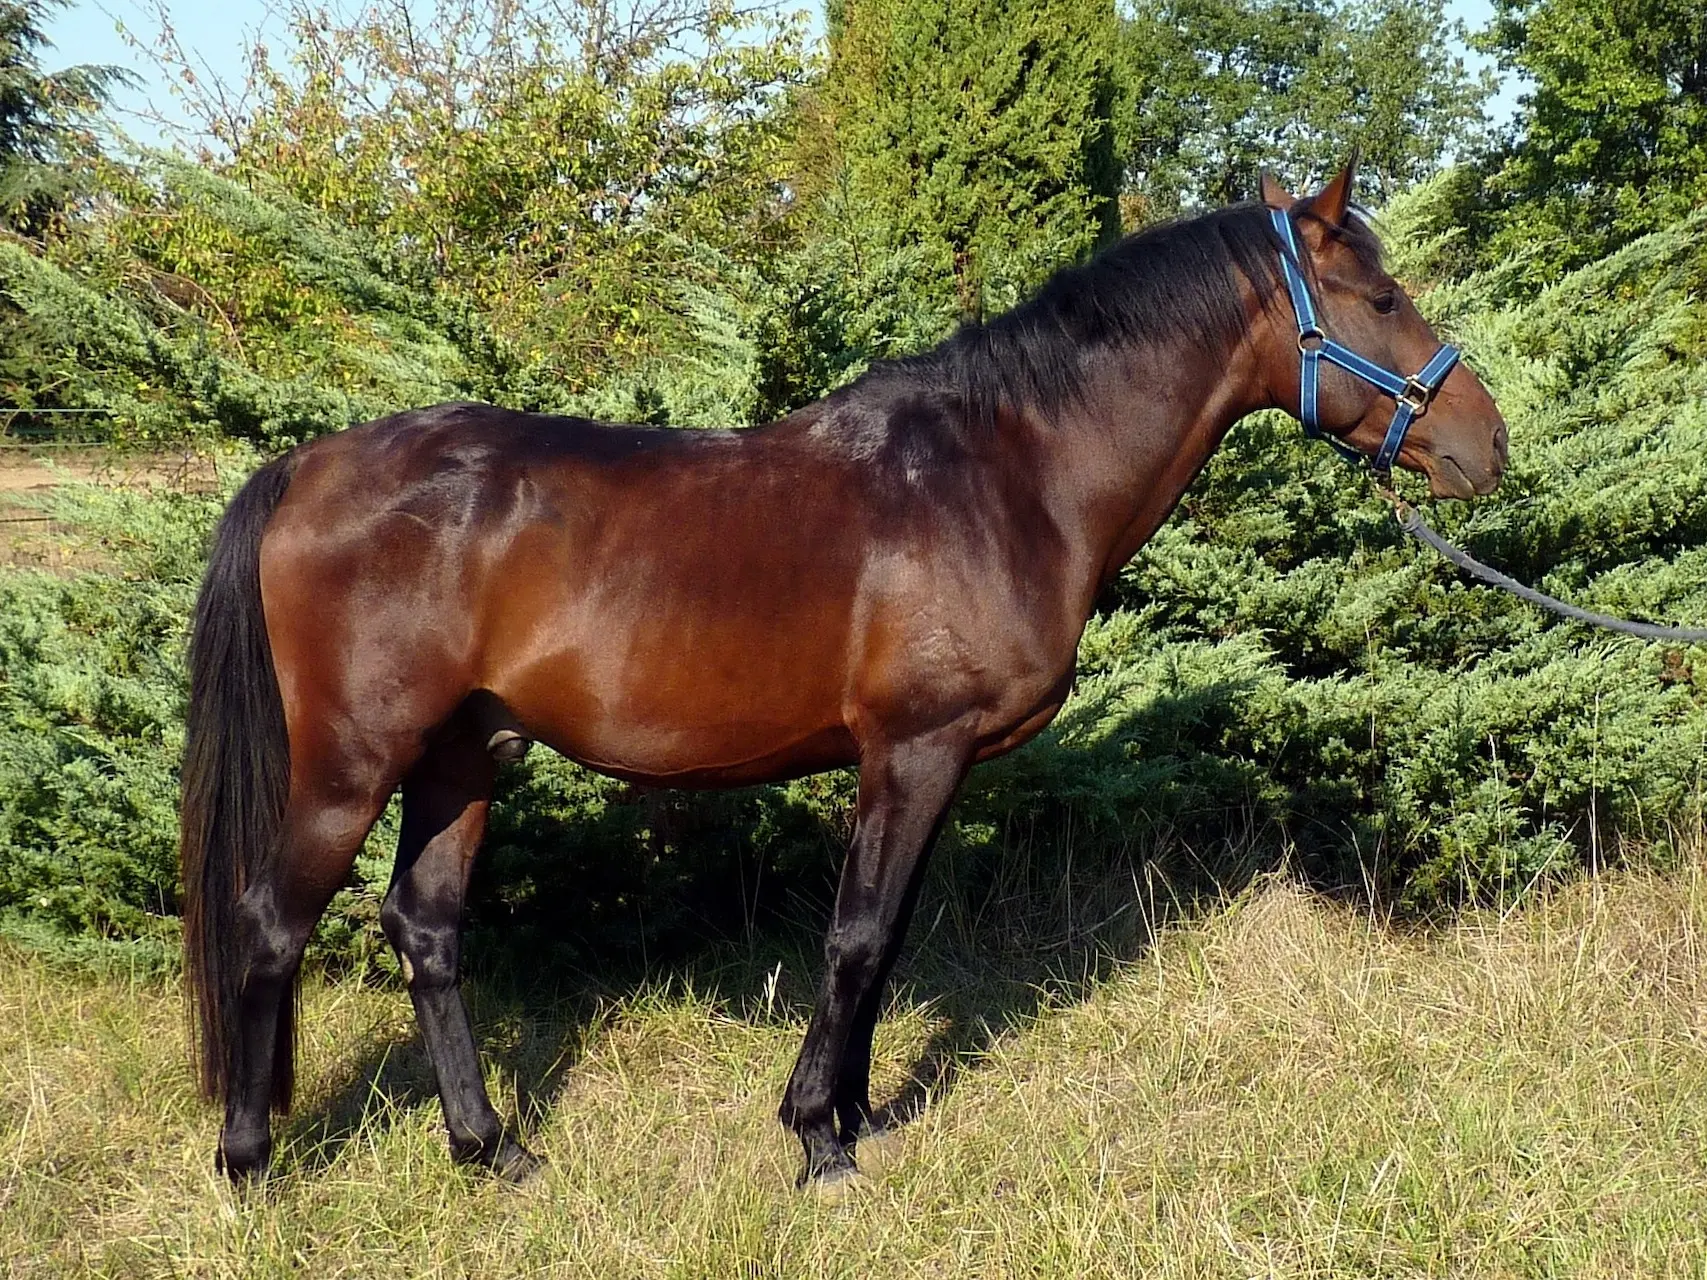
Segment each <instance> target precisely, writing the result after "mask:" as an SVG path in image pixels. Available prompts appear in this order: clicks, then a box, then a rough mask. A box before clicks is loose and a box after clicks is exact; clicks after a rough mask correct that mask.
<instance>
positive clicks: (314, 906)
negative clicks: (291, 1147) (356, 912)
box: [219, 769, 393, 1181]
mask: <svg viewBox="0 0 1707 1280" xmlns="http://www.w3.org/2000/svg"><path fill="white" fill-rule="evenodd" d="M369 774H372V775H373V776H371V777H367V778H366V780H365V781H362V780H361V779H362V778H363V777H364V776H365V775H369ZM319 776H320V777H321V778H322V779H323V782H322V783H318V784H317V783H316V781H315V780H314V778H312V777H310V778H301V777H300V773H299V779H300V780H299V781H298V783H297V784H296V785H294V786H293V787H292V790H291V797H290V801H289V803H288V804H287V806H286V809H285V817H284V831H283V835H282V838H281V841H280V845H279V849H278V853H277V855H276V856H275V857H274V858H273V859H272V860H271V862H270V863H269V864H268V865H267V866H266V868H265V870H264V871H263V873H262V874H261V875H259V876H258V877H257V878H256V879H255V880H254V881H253V882H252V883H251V884H249V885H248V886H247V887H246V888H245V889H244V892H243V896H242V898H240V899H239V900H238V904H237V933H238V935H239V937H238V948H239V958H238V970H239V972H241V973H242V974H243V975H244V976H243V983H242V988H241V995H240V997H239V1000H238V1019H239V1021H238V1027H237V1032H236V1035H235V1038H234V1041H233V1044H232V1049H231V1085H230V1089H229V1091H228V1093H227V1096H226V1103H225V1127H224V1129H223V1130H222V1132H221V1133H220V1138H219V1166H220V1168H222V1169H223V1170H225V1172H226V1173H227V1174H228V1175H230V1177H231V1178H232V1179H233V1180H235V1181H243V1180H246V1179H248V1178H251V1177H254V1176H255V1175H257V1174H260V1173H262V1172H263V1171H264V1170H265V1169H266V1167H267V1161H268V1159H269V1157H270V1156H271V1154H272V1146H273V1143H272V1133H271V1129H270V1125H269V1119H268V1113H269V1111H270V1110H276V1111H281V1112H282V1111H285V1110H288V1109H289V1106H290V1096H291V1089H292V1085H293V1083H294V1078H293V1077H294V1067H293V1059H294V1049H295V1045H294V1034H295V1009H296V979H297V972H298V969H299V968H300V966H301V964H302V953H303V949H304V948H305V947H306V946H307V945H308V936H309V934H310V933H312V932H313V930H314V925H315V923H316V922H317V921H318V920H319V919H320V916H321V914H322V913H323V912H324V911H325V910H326V904H327V903H329V902H330V901H331V900H332V895H333V894H334V893H336V892H337V891H338V888H339V886H340V885H342V884H343V883H344V880H345V877H347V876H348V875H349V872H350V867H351V865H352V864H353V863H354V862H355V858H356V852H357V850H359V849H360V848H361V843H362V840H363V839H364V838H365V837H366V836H367V833H368V830H369V828H371V827H372V826H373V823H374V820H375V819H376V818H377V817H378V816H379V812H380V810H381V809H382V808H383V807H384V806H385V801H386V799H387V797H388V796H389V795H390V793H391V789H392V786H393V783H392V782H391V781H386V780H382V779H380V778H379V777H378V775H377V771H375V770H370V769H359V770H353V771H350V772H349V773H345V774H340V775H338V776H337V777H336V778H335V779H334V778H331V777H329V776H328V775H326V774H324V773H322V774H320V775H319Z"/></svg>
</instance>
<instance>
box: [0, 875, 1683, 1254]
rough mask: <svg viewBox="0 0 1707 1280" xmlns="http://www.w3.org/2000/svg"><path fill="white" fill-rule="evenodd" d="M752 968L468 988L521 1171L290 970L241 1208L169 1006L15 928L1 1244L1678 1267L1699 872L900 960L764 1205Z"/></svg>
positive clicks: (391, 1052) (768, 1035) (761, 1038)
mask: <svg viewBox="0 0 1707 1280" xmlns="http://www.w3.org/2000/svg"><path fill="white" fill-rule="evenodd" d="M951 952H952V949H951ZM783 963H784V969H785V971H784V973H783V975H782V980H781V983H780V985H781V988H782V991H783V994H782V995H781V996H780V997H776V996H774V992H775V989H776V987H775V985H774V984H771V983H768V982H767V979H771V978H773V976H774V975H775V973H776V970H775V968H774V964H775V957H773V956H771V955H766V956H764V957H761V958H759V960H758V962H757V963H751V964H745V963H743V962H741V961H739V960H731V961H730V962H729V963H727V964H725V965H724V966H722V967H721V968H720V969H717V970H716V971H715V972H714V973H712V974H710V975H709V976H708V975H702V976H701V978H700V979H698V980H696V981H695V982H693V983H689V982H687V981H685V980H684V978H683V976H682V974H681V973H680V972H678V973H677V975H676V977H675V978H674V979H672V980H669V981H665V980H663V979H661V978H657V977H656V976H655V978H654V980H653V981H652V982H651V983H645V982H643V983H640V984H637V985H636V986H634V987H632V988H631V989H629V990H627V991H625V992H620V993H611V994H610V995H609V996H608V997H607V998H606V999H604V1000H603V1001H601V1002H597V1003H585V1002H582V1001H579V1000H577V999H576V998H573V997H565V998H563V999H556V1000H554V999H548V998H540V997H541V994H542V993H534V996H533V998H531V999H529V1000H527V1001H526V1002H525V1003H518V1002H516V1001H515V1000H514V998H513V997H512V996H510V995H508V994H505V993H503V992H500V991H497V990H495V989H493V988H489V987H486V988H478V989H477V991H476V1002H475V1005H476V1019H477V1022H478V1024H479V1028H480V1031H481V1034H482V1035H483V1036H484V1037H485V1039H486V1040H487V1042H488V1044H489V1045H491V1046H492V1053H491V1055H490V1057H489V1069H488V1075H489V1078H490V1081H491V1084H492V1086H493V1088H494V1090H495V1092H496V1093H497V1095H498V1097H499V1100H500V1104H501V1105H502V1106H503V1107H504V1108H505V1109H506V1110H507V1111H509V1112H510V1113H512V1114H514V1113H516V1112H517V1111H520V1113H521V1114H523V1115H524V1116H525V1117H526V1119H527V1124H528V1127H529V1129H530V1140H531V1141H532V1143H533V1144H534V1145H535V1147H536V1148H537V1149H539V1150H540V1151H541V1152H542V1153H543V1154H544V1155H545V1156H546V1157H547V1159H548V1160H549V1162H550V1166H551V1169H550V1172H549V1174H548V1175H547V1177H546V1178H545V1180H544V1181H543V1183H542V1184H541V1185H539V1186H538V1187H537V1188H535V1189H533V1190H529V1191H522V1192H517V1191H514V1190H511V1189H508V1188H506V1187H503V1186H500V1185H498V1184H496V1183H494V1182H492V1181H490V1180H488V1179H486V1178H484V1177H482V1176H479V1175H475V1174H470V1173H466V1172H463V1171H460V1170H457V1169H455V1168H453V1167H452V1166H451V1164H450V1162H449V1160H448V1157H447V1155H446V1153H445V1150H444V1144H443V1140H442V1134H441V1125H440V1121H439V1119H438V1111H437V1103H436V1100H435V1099H434V1098H433V1095H432V1088H431V1084H430V1077H429V1073H428V1069H427V1066H426V1064H425V1062H424V1060H423V1057H422V1053H421V1050H420V1048H419V1045H418V1043H417V1041H416V1040H415V1038H414V1036H413V1034H412V1031H411V1028H410V1023H409V1017H408V1011H407V1001H406V999H405V998H404V996H403V995H402V993H401V991H399V990H397V989H395V988H384V989H376V988H375V987H373V986H372V985H369V984H365V983H363V982H360V981H357V980H355V979H344V980H340V981H332V982H327V981H324V980H318V979H316V980H312V981H311V982H310V983H309V986H308V991H307V1008H306V1013H305V1017H304V1019H303V1027H304V1030H305V1033H306V1036H307V1046H306V1060H305V1067H304V1073H303V1078H304V1082H305V1088H304V1091H303V1092H304V1097H303V1101H302V1104H301V1111H300V1113H299V1115H298V1117H297V1118H296V1119H295V1120H293V1121H292V1122H290V1125H289V1127H288V1128H287V1131H286V1135H285V1140H284V1143H283V1149H282V1153H281V1157H280V1161H279V1166H280V1172H279V1174H278V1175H277V1177H276V1178H275V1180H274V1181H273V1182H272V1183H271V1184H270V1185H269V1186H268V1188H267V1189H266V1191H265V1192H264V1193H262V1194H257V1195H252V1196H250V1197H248V1198H240V1197H238V1196H235V1195H234V1194H233V1193H232V1192H231V1191H229V1190H228V1189H227V1188H226V1187H225V1186H224V1185H223V1183H222V1182H221V1180H220V1179H219V1178H218V1177H217V1176H216V1175H215V1173H214V1172H213V1169H212V1164H211V1152H212V1150H213V1143H214V1138H215V1129H216V1125H217V1117H216V1116H214V1115H213V1114H211V1112H209V1111H207V1110H205V1109H203V1108H202V1107H201V1106H200V1105H198V1104H197V1103H196V1102H195V1100H194V1097H193V1094H192V1089H191V1081H190V1078H189V1075H188V1073H187V1072H186V1071H185V1070H184V1067H183V1043H182V1040H181V1030H180V1029H181V1026H182V1019H181V1016H180V1014H181V1010H180V1005H179V1001H178V996H177V993H176V991H175V990H174V989H172V988H171V987H170V986H169V985H163V984H161V983H159V982H158V981H156V980H154V979H151V978H146V977H141V976H135V977H129V976H126V975H124V974H122V973H121V974H108V975H107V976H104V977H92V976H90V975H89V974H88V972H87V971H86V970H83V969H76V968H69V969H68V968H65V967H62V966H56V965H55V964H54V963H53V962H52V961H50V960H48V959H46V958H44V957H43V956H42V955H41V954H40V953H36V952H24V951H19V950H17V949H16V948H7V949H5V950H4V951H0V1017H3V1018H4V1021H5V1025H6V1026H7V1028H8V1035H7V1037H6V1038H5V1039H4V1041H3V1042H0V1203H3V1204H4V1212H3V1213H0V1260H3V1261H4V1264H5V1266H6V1268H7V1269H8V1270H9V1272H10V1273H11V1274H15V1275H52V1274H72V1273H75V1274H87V1275H96V1276H125V1277H140V1276H239V1275H242V1276H263V1275H286V1274H290V1275H299V1274H312V1275H316V1276H341V1275H346V1274H347V1275H361V1276H364V1277H365V1276H373V1277H379V1276H393V1275H394V1276H408V1277H421V1276H435V1275H562V1276H581V1275H588V1276H593V1275H596V1276H623V1277H652V1276H656V1277H696V1276H706V1277H718V1278H719V1280H722V1278H725V1277H784V1276H808V1275H810V1276H850V1277H854V1276H857V1277H866V1276H896V1277H901V1276H940V1275H956V1276H961V1275H964V1276H990V1277H1000V1276H1028V1277H1047V1276H1061V1277H1082V1276H1110V1277H1115V1276H1118V1277H1123V1278H1124V1277H1131V1276H1135V1275H1142V1276H1177V1277H1188V1276H1189V1277H1222V1276H1225V1277H1248V1276H1313V1277H1347V1278H1350V1277H1360V1278H1361V1277H1368V1276H1373V1275H1392V1276H1404V1275H1465V1276H1471V1275H1473V1276H1492V1275H1512V1276H1518V1275H1535V1276H1543V1275H1545V1276H1557V1275H1584V1276H1590V1275H1592V1276H1597V1277H1600V1276H1624V1275H1630V1276H1635V1275H1643V1276H1653V1275H1699V1274H1701V1272H1702V1269H1703V1268H1704V1267H1707V1245H1704V1244H1703V1242H1702V1241H1703V1237H1702V1235H1701V1232H1700V1231H1699V1227H1698V1224H1699V1222H1700V1220H1701V1219H1702V1216H1703V1215H1704V1214H1707V1167H1704V1165H1707V1156H1704V1154H1703V1147H1702V1144H1701V1140H1700V1135H1701V1134H1702V1133H1703V1132H1704V1131H1707V1057H1704V1055H1703V1053H1702V1043H1701V1037H1702V1033H1703V1030H1702V1021H1701V1010H1702V1009H1703V1008H1707V1000H1704V998H1707V863H1703V861H1702V860H1701V858H1700V857H1698V856H1695V857H1692V858H1691V859H1690V860H1689V861H1688V863H1687V864H1686V865H1685V866H1684V867H1683V868H1682V869H1681V870H1680V871H1679V872H1678V873H1676V874H1674V875H1671V876H1667V877H1660V876H1656V875H1652V874H1648V873H1642V872H1625V873H1611V874H1608V875H1606V876H1603V877H1601V878H1599V879H1595V880H1585V881H1581V882H1577V883H1573V884H1571V885H1570V886H1568V887H1566V888H1564V889H1563V890H1561V891H1558V892H1555V893H1553V894H1551V895H1550V896H1549V897H1548V898H1547V899H1546V900H1545V901H1541V902H1537V903H1534V904H1532V905H1531V906H1530V907H1529V908H1527V909H1524V910H1519V911H1513V912H1505V913H1501V912H1496V911H1493V910H1473V911H1470V912H1467V913H1465V914H1463V915H1462V916H1461V917H1460V918H1459V919H1458V920H1457V921H1456V922H1454V923H1453V924H1451V925H1449V926H1446V927H1444V928H1441V929H1436V930H1421V931H1414V930H1408V929H1401V928H1394V927H1391V926H1389V925H1388V924H1386V923H1385V922H1383V921H1382V920H1381V919H1379V918H1377V917H1374V916H1372V915H1371V914H1370V913H1369V912H1368V911H1367V910H1366V909H1358V908H1353V907H1349V906H1345V905H1337V904H1335V903H1333V902H1331V901H1328V900H1325V899H1323V898H1321V897H1319V896H1315V895H1312V894H1309V893H1306V892H1304V891H1302V890H1301V889H1299V888H1298V887H1296V885H1295V883H1294V882H1293V881H1291V880H1290V879H1287V878H1276V877H1266V878H1264V879H1262V880H1260V881H1258V882H1257V883H1256V884H1254V885H1253V886H1252V887H1251V888H1249V889H1248V890H1246V891H1244V892H1242V893H1240V894H1237V895H1235V896H1234V897H1232V898H1231V899H1228V900H1225V901H1223V902H1221V903H1219V904H1218V905H1213V906H1205V907H1203V908H1201V909H1198V910H1195V911H1187V912H1185V913H1183V914H1179V915H1176V916H1174V917H1173V918H1172V919H1171V920H1169V921H1167V922H1165V923H1162V924H1161V925H1160V926H1159V930H1158V935H1157V937H1156V939H1155V941H1154V943H1153V945H1151V946H1149V947H1148V948H1146V949H1144V950H1142V951H1141V952H1139V953H1137V954H1136V956H1135V958H1134V959H1132V960H1131V961H1129V962H1127V963H1124V964H1121V965H1119V966H1116V967H1115V968H1114V969H1113V970H1112V971H1111V972H1110V973H1109V974H1108V976H1107V979H1106V980H1105V981H1103V982H1101V983H1099V984H1098V985H1096V986H1095V988H1094V989H1089V990H1084V989H1081V990H1080V991H1079V992H1078V993H1077V994H1076V995H1075V996H1073V997H1072V998H1055V999H1045V1000H1043V1001H1042V1002H1041V1003H1040V1004H1037V1005H1036V1006H1035V1007H1034V1008H1033V1009H1032V1010H1031V1011H1029V1012H1026V1013H1024V1014H1022V1015H1017V1016H1015V1017H1013V1019H1012V1020H1011V1021H1010V1022H1008V1023H1006V1024H1003V1023H1001V1022H1000V1021H998V1023H997V1025H996V1026H995V1027H994V1028H993V1029H992V1031H991V1033H990V1034H989V1035H988V1036H985V1037H977V1038H974V1039H972V1040H967V1039H965V1038H964V1037H962V1036H959V1035H958V1034H957V1033H956V1032H954V1030H953V1025H952V1024H953V1023H954V1022H955V1020H956V1018H957V1017H959V1016H970V1015H969V1014H965V1015H960V1014H956V1013H955V1012H954V1010H962V1011H970V1010H975V1009H979V1008H982V1009H984V1010H986V1011H993V1010H996V1009H999V1008H1000V1007H1002V1006H1003V1003H1004V989H1003V988H1002V987H1001V985H1000V984H999V983H992V982H991V981H990V980H989V979H988V977H987V976H985V975H981V974H979V973H978V972H977V971H976V969H975V968H974V967H973V963H974V962H973V960H972V959H971V958H969V957H967V956H966V955H965V954H964V953H960V955H959V959H955V958H954V956H953V954H949V955H947V956H944V955H935V956H933V954H932V953H931V947H930V946H929V945H927V947H926V955H925V956H924V957H922V959H921V961H920V963H919V964H915V965H914V967H913V971H914V972H915V973H921V972H922V973H923V975H924V976H923V977H921V978H920V979H919V982H918V985H916V986H914V987H913V988H911V989H910V990H908V991H906V992H904V993H903V994H902V995H901V996H900V997H899V998H898V999H897V1002H896V1007H895V1009H894V1010H893V1012H892V1016H891V1017H890V1018H889V1019H888V1020H887V1021H886V1022H885V1023H884V1025H883V1028H882V1029H881V1031H880V1033H879V1038H878V1046H877V1089H876V1091H877V1094H878V1096H879V1098H883V1097H889V1096H898V1097H899V1098H900V1100H901V1102H902V1104H903V1110H904V1111H908V1112H910V1113H911V1114H912V1116H913V1118H912V1119H911V1122H910V1123H906V1124H904V1125H903V1126H902V1127H901V1128H900V1130H899V1132H898V1133H896V1134H895V1135H894V1136H892V1137H891V1138H889V1139H888V1140H886V1141H887V1145H886V1147H885V1148H884V1149H883V1150H882V1151H881V1152H879V1153H872V1152H871V1151H870V1150H869V1149H868V1150H867V1151H865V1152H862V1156H863V1157H864V1159H865V1161H866V1163H867V1165H868V1167H869V1168H870V1169H871V1170H872V1172H870V1173H868V1175H867V1176H866V1178H865V1180H864V1181H863V1182H861V1183H859V1184H858V1185H856V1186H855V1187H853V1188H852V1189H851V1191H849V1192H848V1193H847V1194H846V1195H845V1196H843V1197H841V1198H839V1199H822V1198H819V1197H816V1196H814V1195H811V1194H801V1193H797V1192H795V1191H794V1190H793V1189H792V1177H793V1173H794V1167H795V1162H796V1160H797V1154H798V1153H797V1152H796V1151H795V1149H794V1142H793V1140H792V1139H791V1138H790V1137H789V1136H788V1135H787V1134H785V1133H784V1131H783V1130H782V1129H781V1128H780V1127H779V1126H778V1125H777V1124H776V1122H775V1120H774V1106H775V1100H776V1098H777V1097H778V1095H779V1092H780V1090H781V1088H782V1085H783V1082H784V1080H785V1078H786V1073H787V1071H788V1068H789V1064H790V1062H791V1060H792V1056H793V1053H794V1050H795V1047H796V1045H797V1044H798V1038H799V1035H800V1033H801V1031H802V1028H803V1023H804V1014H805V1010H804V1008H803V1007H802V1006H801V1005H800V1004H798V1003H797V1002H796V1001H795V1000H794V999H793V998H790V996H789V994H788V993H789V992H790V991H791V990H798V988H797V987H796V986H795V983H796V982H797V981H798V976H797V975H796V974H795V973H793V972H792V971H791V969H792V966H794V965H795V964H796V963H798V961H796V960H794V959H789V958H787V957H783ZM921 965H922V968H921ZM945 975H946V976H945ZM927 990H932V991H934V992H935V993H936V997H937V998H936V999H935V1000H934V1001H933V1000H927V999H925V998H923V993H924V992H925V991H927ZM956 1045H958V1046H960V1047H958V1048H955V1047H953V1046H956ZM945 1046H948V1047H946V1048H945ZM921 1098H923V1099H924V1100H925V1102H926V1103H927V1105H924V1106H923V1107H922V1108H920V1107H919V1106H918V1102H919V1100H920V1099H921ZM868 1147H869V1144H868Z"/></svg>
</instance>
